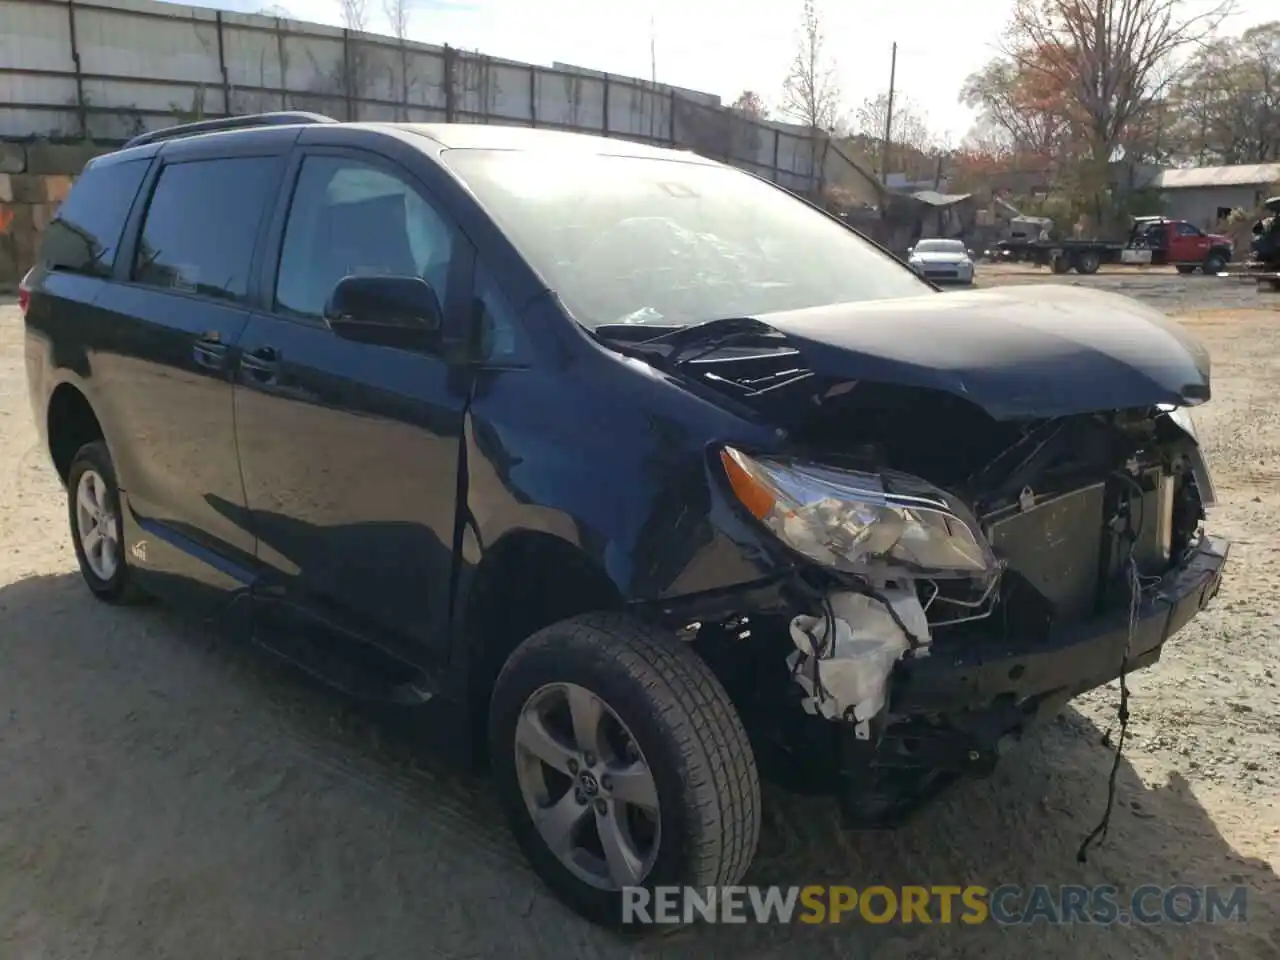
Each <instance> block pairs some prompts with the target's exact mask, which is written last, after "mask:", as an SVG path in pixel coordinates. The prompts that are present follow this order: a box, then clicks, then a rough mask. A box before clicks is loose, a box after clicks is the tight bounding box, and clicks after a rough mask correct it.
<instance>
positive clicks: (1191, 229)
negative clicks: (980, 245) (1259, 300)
mask: <svg viewBox="0 0 1280 960" xmlns="http://www.w3.org/2000/svg"><path fill="white" fill-rule="evenodd" d="M997 248H998V249H999V250H1000V252H1001V255H1002V256H1004V257H1009V258H1010V259H1014V260H1030V261H1032V262H1034V263H1039V264H1042V265H1047V266H1051V267H1052V268H1053V271H1054V273H1066V272H1067V271H1069V270H1075V271H1076V272H1077V273H1096V272H1097V270H1098V267H1099V266H1101V265H1102V264H1104V263H1114V264H1123V265H1132V266H1144V267H1145V266H1154V267H1159V266H1175V267H1177V268H1178V272H1179V273H1192V272H1193V271H1195V270H1196V269H1197V268H1200V269H1202V270H1203V271H1204V272H1205V273H1211V274H1212V273H1218V272H1219V271H1221V270H1222V269H1223V268H1224V267H1225V266H1226V265H1227V264H1228V263H1229V262H1230V261H1231V255H1232V247H1231V240H1230V238H1228V237H1224V236H1221V235H1219V234H1216V233H1205V232H1204V231H1203V230H1201V229H1200V228H1199V227H1197V226H1195V225H1194V224H1191V223H1188V222H1187V221H1185V220H1170V219H1169V218H1167V217H1134V220H1133V228H1132V229H1131V230H1130V231H1129V237H1128V239H1127V240H1124V241H1111V240H1034V241H1010V240H1006V241H1001V242H1000V243H999V244H997Z"/></svg>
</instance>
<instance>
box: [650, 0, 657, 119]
mask: <svg viewBox="0 0 1280 960" xmlns="http://www.w3.org/2000/svg"><path fill="white" fill-rule="evenodd" d="M649 83H650V84H651V85H652V90H651V91H650V93H649V139H650V140H652V139H653V138H654V136H655V125H656V124H655V121H656V120H657V116H658V32H657V30H656V29H654V25H653V11H652V10H651V11H649Z"/></svg>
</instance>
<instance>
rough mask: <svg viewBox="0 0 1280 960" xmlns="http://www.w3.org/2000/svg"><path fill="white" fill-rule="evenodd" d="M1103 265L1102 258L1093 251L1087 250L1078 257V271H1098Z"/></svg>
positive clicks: (1086, 272) (1087, 272)
mask: <svg viewBox="0 0 1280 960" xmlns="http://www.w3.org/2000/svg"><path fill="white" fill-rule="evenodd" d="M1101 265H1102V258H1101V257H1100V256H1098V254H1097V253H1094V252H1093V251H1091V250H1090V251H1086V252H1084V253H1082V254H1080V255H1079V256H1078V257H1076V273H1083V274H1090V273H1097V272H1098V267H1100V266H1101Z"/></svg>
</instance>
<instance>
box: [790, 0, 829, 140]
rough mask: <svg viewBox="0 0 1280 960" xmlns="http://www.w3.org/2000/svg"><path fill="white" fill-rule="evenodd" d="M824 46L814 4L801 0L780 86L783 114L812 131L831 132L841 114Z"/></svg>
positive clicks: (811, 1) (824, 40)
mask: <svg viewBox="0 0 1280 960" xmlns="http://www.w3.org/2000/svg"><path fill="white" fill-rule="evenodd" d="M825 44H826V37H825V35H824V33H823V29H822V18H821V17H820V16H819V15H818V8H817V5H816V0H804V14H803V16H802V18H801V21H800V29H799V36H798V37H797V43H796V52H795V56H794V57H793V58H792V60H791V67H790V68H789V69H788V71H787V77H786V80H784V81H783V84H782V111H783V112H784V113H785V114H787V115H788V116H790V117H793V118H795V119H796V120H798V121H799V122H800V123H803V124H804V125H805V126H807V127H809V128H810V129H811V130H823V131H830V130H831V129H832V128H833V127H835V125H836V120H837V118H838V117H839V113H840V85H839V83H838V82H837V80H836V75H835V67H834V66H833V65H832V64H831V63H830V61H829V60H828V58H827V55H826V52H825V50H824V49H823V48H824V46H825Z"/></svg>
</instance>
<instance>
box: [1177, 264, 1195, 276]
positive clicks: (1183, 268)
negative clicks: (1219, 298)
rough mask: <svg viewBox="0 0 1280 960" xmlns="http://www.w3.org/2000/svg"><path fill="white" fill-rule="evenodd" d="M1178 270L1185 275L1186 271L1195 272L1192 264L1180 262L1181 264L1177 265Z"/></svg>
mask: <svg viewBox="0 0 1280 960" xmlns="http://www.w3.org/2000/svg"><path fill="white" fill-rule="evenodd" d="M1178 272H1179V273H1181V274H1184V275H1185V274H1188V273H1195V272H1196V268H1195V267H1192V266H1188V265H1187V264H1185V263H1182V264H1179V265H1178Z"/></svg>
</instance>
